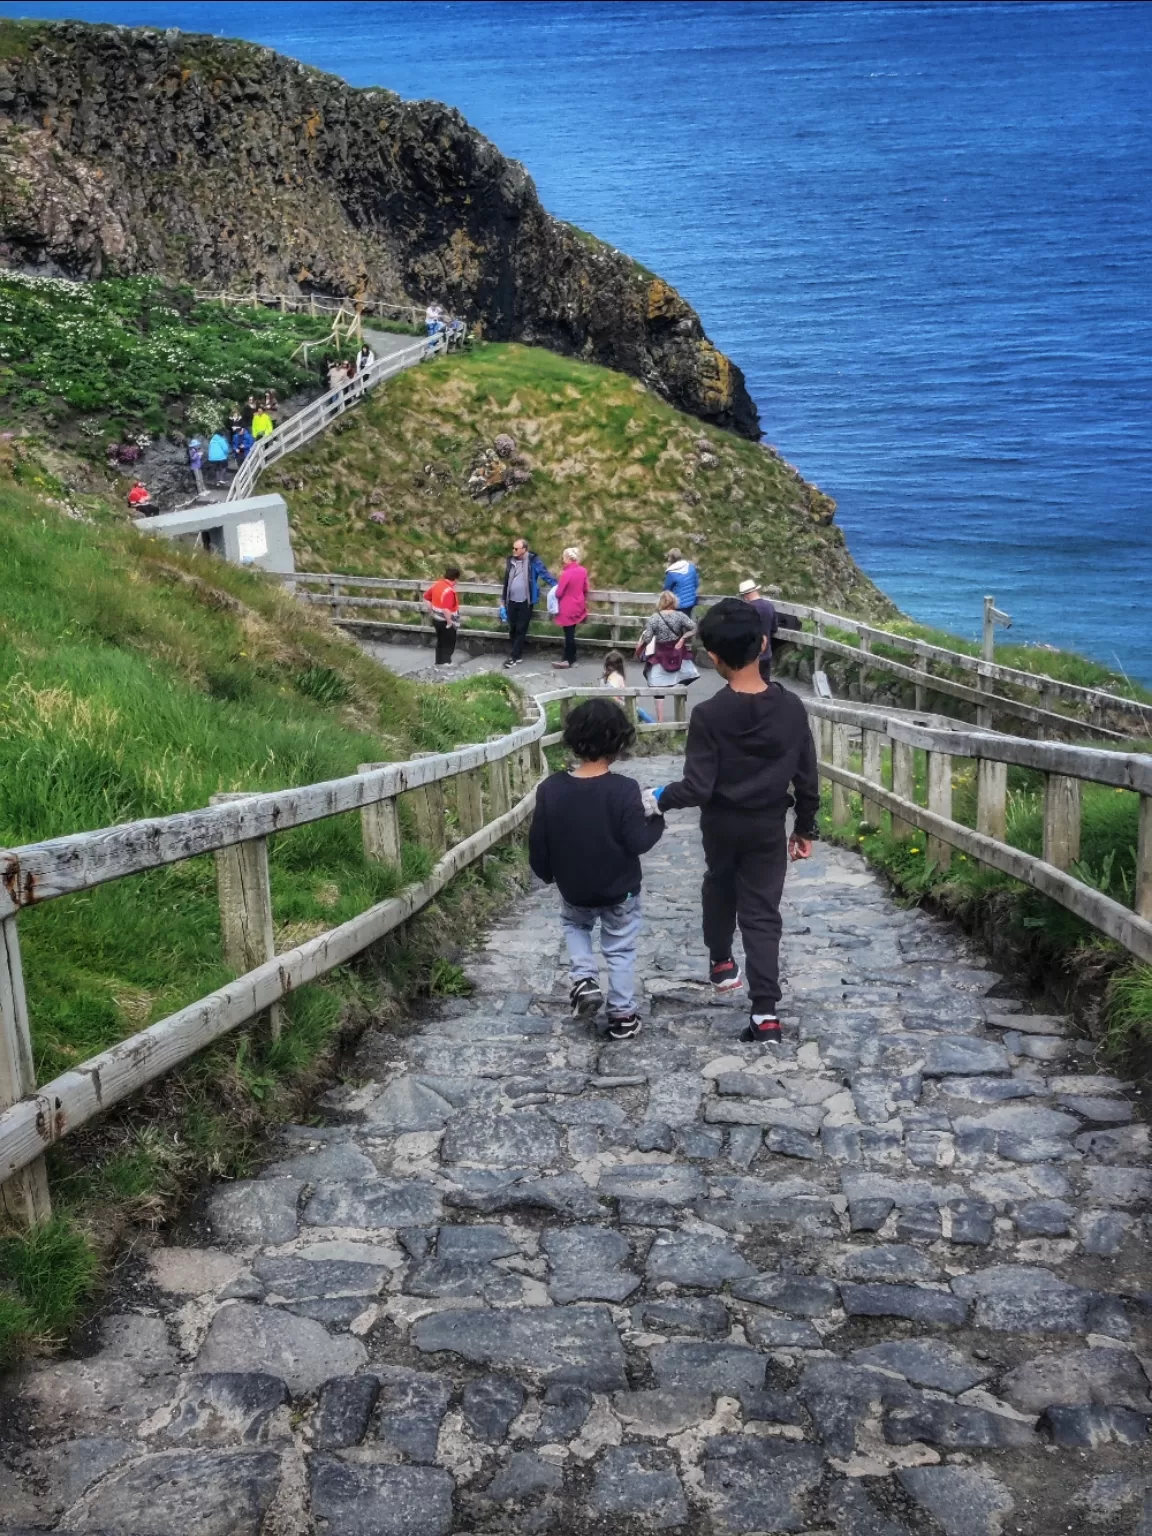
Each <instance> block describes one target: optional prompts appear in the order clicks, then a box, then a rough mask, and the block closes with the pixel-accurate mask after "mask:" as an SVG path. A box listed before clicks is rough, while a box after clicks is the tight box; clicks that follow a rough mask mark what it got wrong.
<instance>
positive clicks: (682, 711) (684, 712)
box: [674, 693, 688, 725]
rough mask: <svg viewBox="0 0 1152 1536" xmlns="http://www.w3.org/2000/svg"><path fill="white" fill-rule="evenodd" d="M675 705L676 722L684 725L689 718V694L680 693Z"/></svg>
mask: <svg viewBox="0 0 1152 1536" xmlns="http://www.w3.org/2000/svg"><path fill="white" fill-rule="evenodd" d="M674 707H675V710H676V716H675V718H676V722H677V724H678V725H683V724H684V722H685V721H686V720H687V718H688V695H687V694H686V693H678V694H677V695H676V699H675V704H674Z"/></svg>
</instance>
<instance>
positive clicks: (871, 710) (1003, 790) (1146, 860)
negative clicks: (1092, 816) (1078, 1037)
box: [804, 698, 1152, 961]
mask: <svg viewBox="0 0 1152 1536" xmlns="http://www.w3.org/2000/svg"><path fill="white" fill-rule="evenodd" d="M804 707H805V709H806V710H807V711H808V714H809V716H810V717H811V724H812V728H813V736H814V737H815V738H816V744H817V757H818V759H819V761H818V768H819V772H820V774H821V776H822V777H823V778H825V779H827V780H829V782H830V783H831V784H832V821H833V825H834V826H838V827H843V826H845V825H847V824H848V821H849V806H848V799H847V795H846V793H845V791H855V792H856V793H858V794H860V795H861V796H862V798H863V802H864V819H865V821H867V822H871V823H873V824H879V823H880V820H881V813H882V812H883V811H888V812H890V813H891V818H892V822H891V830H892V833H893V835H894V836H897V837H902V838H907V837H909V836H911V834H912V829H913V828H914V827H918V828H920V829H921V830H922V831H923V832H925V833H927V835H928V849H927V851H928V855H929V857H930V858H931V859H932V860H933V861H934V862H935V863H936V864H937V865H939V866H941V867H946V866H947V865H948V863H949V861H950V858H951V850H952V849H954V848H955V849H959V850H960V851H961V852H962V853H964V854H966V855H967V856H968V857H969V858H972V859H977V860H979V862H980V863H982V864H986V865H988V866H989V867H990V868H992V869H998V870H1000V871H1001V872H1002V873H1004V874H1007V875H1011V876H1012V878H1013V879H1015V880H1019V881H1021V882H1022V883H1023V884H1025V885H1029V886H1031V887H1032V889H1033V890H1037V891H1040V892H1041V893H1042V894H1043V895H1045V896H1048V897H1050V898H1051V899H1052V900H1053V901H1055V902H1058V903H1059V904H1060V905H1061V906H1062V907H1065V908H1067V910H1068V911H1070V912H1073V913H1075V914H1076V916H1077V917H1080V918H1082V919H1083V920H1084V921H1085V922H1087V923H1090V924H1091V925H1092V926H1093V927H1094V928H1097V929H1099V930H1100V932H1101V933H1104V934H1107V935H1108V937H1109V938H1112V939H1115V940H1116V942H1117V943H1119V944H1122V945H1123V946H1124V947H1125V949H1127V950H1129V951H1130V952H1131V953H1132V954H1134V955H1136V956H1137V958H1139V959H1141V960H1145V961H1152V758H1150V757H1146V756H1142V755H1140V754H1138V753H1130V752H1109V751H1106V750H1103V749H1097V748H1093V747H1076V746H1068V745H1065V744H1064V743H1061V742H1038V741H1031V740H1029V739H1028V738H1026V737H1019V736H1002V735H997V734H995V733H992V732H985V731H973V730H971V729H963V728H961V729H956V730H949V729H944V728H941V727H931V726H924V725H920V724H918V723H916V722H913V721H909V720H907V719H904V718H900V717H898V716H896V715H893V714H892V713H891V712H890V711H887V710H884V709H878V708H875V707H870V706H867V705H844V704H838V703H835V702H833V701H830V700H825V699H816V698H805V700H804ZM851 730H859V731H860V733H861V772H860V773H853V772H852V771H850V770H849V768H848V748H849V732H850V731H851ZM885 744H887V745H888V747H889V749H890V754H891V788H888V787H886V786H884V784H883V783H882V782H881V774H882V763H883V756H882V749H883V747H884V746H885ZM917 748H919V749H921V750H923V751H924V752H926V754H927V777H928V803H927V805H926V806H925V805H921V804H919V803H918V802H917V800H916V799H915V788H914V785H915V777H914V771H913V769H914V761H913V753H914V751H915V750H916V749H917ZM955 757H962V758H969V759H974V760H975V761H976V762H977V763H978V765H979V766H978V774H977V809H976V828H975V829H973V828H971V827H968V826H965V825H964V824H963V823H962V822H958V821H956V820H955V819H954V818H953V816H952V759H953V758H955ZM1010 764H1011V765H1016V766H1019V767H1025V768H1031V769H1035V770H1038V771H1040V772H1041V773H1043V774H1044V775H1045V802H1044V854H1043V857H1042V858H1038V857H1037V856H1036V855H1035V854H1030V853H1025V852H1024V851H1023V850H1022V849H1019V848H1016V847H1014V846H1013V845H1012V844H1010V843H1009V842H1008V839H1007V793H1008V767H1009V765H1010ZM1084 783H1090V784H1106V785H1109V786H1110V787H1112V788H1114V789H1126V790H1131V791H1133V792H1134V793H1136V794H1138V795H1139V796H1140V813H1139V829H1140V831H1139V843H1138V849H1137V855H1136V884H1135V900H1134V904H1133V907H1132V908H1129V907H1126V906H1124V905H1123V903H1121V902H1119V901H1116V900H1114V899H1113V898H1112V897H1111V896H1107V895H1105V894H1104V893H1103V892H1102V891H1099V890H1097V889H1096V888H1095V887H1094V886H1091V885H1089V884H1087V882H1085V881H1084V880H1081V879H1079V878H1078V877H1077V875H1076V874H1075V873H1074V871H1075V868H1076V865H1077V863H1078V861H1079V858H1080V800H1081V785H1082V784H1084Z"/></svg>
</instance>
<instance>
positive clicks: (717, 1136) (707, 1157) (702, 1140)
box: [674, 1125, 724, 1162]
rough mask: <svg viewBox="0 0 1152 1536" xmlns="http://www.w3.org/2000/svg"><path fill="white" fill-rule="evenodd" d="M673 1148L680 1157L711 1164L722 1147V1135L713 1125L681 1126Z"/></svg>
mask: <svg viewBox="0 0 1152 1536" xmlns="http://www.w3.org/2000/svg"><path fill="white" fill-rule="evenodd" d="M674 1144H675V1148H676V1151H677V1152H679V1154H680V1156H681V1157H691V1158H696V1159H698V1160H699V1161H701V1162H711V1161H712V1159H713V1158H716V1157H719V1156H720V1153H721V1151H722V1149H723V1146H724V1133H723V1131H721V1129H720V1128H719V1126H715V1125H682V1126H681V1127H680V1128H679V1130H677V1132H676V1136H675V1143H674Z"/></svg>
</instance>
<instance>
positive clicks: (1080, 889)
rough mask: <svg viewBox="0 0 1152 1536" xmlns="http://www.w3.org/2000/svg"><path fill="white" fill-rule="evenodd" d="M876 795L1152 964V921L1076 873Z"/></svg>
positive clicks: (855, 780)
mask: <svg viewBox="0 0 1152 1536" xmlns="http://www.w3.org/2000/svg"><path fill="white" fill-rule="evenodd" d="M821 772H822V773H823V774H824V776H825V777H826V778H829V779H831V778H834V777H835V778H838V779H839V781H840V782H841V783H842V784H844V785H845V787H847V788H849V789H856V790H859V791H860V793H861V794H863V793H864V791H865V790H866V789H867V787H868V786H867V784H866V782H865V781H864V780H863V779H862V778H861V777H860V775H859V774H856V773H849V772H848V771H847V770H845V769H840V768H834V767H832V766H831V765H829V764H826V765H825V766H824V768H823V769H822V770H821ZM874 793H875V795H876V798H877V799H878V800H879V801H880V802H881V803H882V804H883V805H884V806H885V807H886V808H887V809H888V810H890V811H892V812H893V814H894V815H895V816H911V815H915V817H916V819H917V821H918V822H919V823H920V824H921V825H922V826H923V827H924V829H925V830H926V831H927V832H928V833H929V834H930V835H931V836H934V837H937V838H939V839H941V840H942V841H944V842H946V843H949V844H950V845H951V846H952V847H953V848H958V849H959V850H960V851H961V852H962V853H966V854H967V855H968V857H969V858H972V859H979V860H980V862H981V863H982V864H988V865H990V866H991V867H992V868H993V869H998V870H1000V871H1001V872H1002V873H1003V874H1006V875H1010V876H1011V877H1012V878H1013V879H1014V880H1019V881H1021V883H1022V884H1024V885H1030V886H1032V888H1033V889H1034V890H1037V891H1040V892H1041V893H1042V894H1043V895H1045V896H1048V897H1050V898H1051V899H1052V900H1053V901H1055V902H1059V904H1060V905H1061V906H1062V907H1066V908H1067V909H1068V911H1069V912H1074V913H1075V914H1076V916H1077V917H1080V918H1083V920H1084V921H1085V922H1086V923H1090V924H1091V925H1092V926H1093V927H1094V928H1098V929H1099V930H1100V932H1101V933H1105V934H1107V935H1108V937H1109V938H1111V939H1115V940H1116V942H1117V943H1118V944H1122V945H1123V946H1124V948H1125V949H1127V950H1129V951H1131V953H1132V954H1134V955H1135V956H1136V957H1137V958H1138V959H1140V960H1146V961H1152V920H1149V919H1148V918H1144V917H1140V916H1138V915H1137V914H1136V913H1135V912H1132V911H1129V909H1128V908H1127V907H1125V906H1122V905H1121V903H1120V902H1118V901H1113V899H1112V898H1111V896H1105V895H1104V893H1103V892H1102V891H1097V890H1094V889H1093V888H1092V887H1091V886H1088V885H1084V884H1082V883H1081V882H1080V881H1079V880H1077V879H1076V878H1075V877H1074V876H1073V875H1070V874H1067V873H1066V872H1065V871H1064V870H1062V869H1057V868H1056V867H1055V866H1054V865H1052V864H1048V863H1046V862H1045V861H1044V860H1043V859H1038V858H1036V857H1035V855H1034V854H1030V853H1024V852H1023V851H1022V850H1021V849H1019V848H1012V847H1009V846H1008V845H1007V844H1005V843H998V842H996V841H995V839H994V838H991V837H985V836H984V834H983V833H982V832H974V831H973V830H972V828H971V827H964V826H961V825H960V823H959V822H955V821H948V820H946V819H945V818H944V817H942V816H937V815H936V814H935V813H934V812H933V811H931V810H927V809H925V808H924V807H923V806H918V805H916V804H915V803H914V802H912V801H909V800H905V799H903V798H902V797H901V796H898V795H895V794H893V793H892V792H891V791H890V790H887V789H876V790H875V791H874Z"/></svg>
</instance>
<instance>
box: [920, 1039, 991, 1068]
mask: <svg viewBox="0 0 1152 1536" xmlns="http://www.w3.org/2000/svg"><path fill="white" fill-rule="evenodd" d="M1011 1068H1012V1064H1011V1062H1010V1061H1009V1060H1008V1052H1007V1051H1006V1050H1005V1049H1004V1047H1003V1046H1002V1045H1000V1044H998V1043H997V1042H996V1041H995V1040H977V1039H972V1038H970V1037H969V1036H967V1035H941V1036H936V1037H932V1038H929V1039H927V1040H925V1041H924V1076H925V1077H969V1076H971V1077H978V1076H979V1077H984V1076H996V1075H998V1074H1000V1073H1005V1074H1006V1073H1008V1072H1010V1071H1011Z"/></svg>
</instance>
